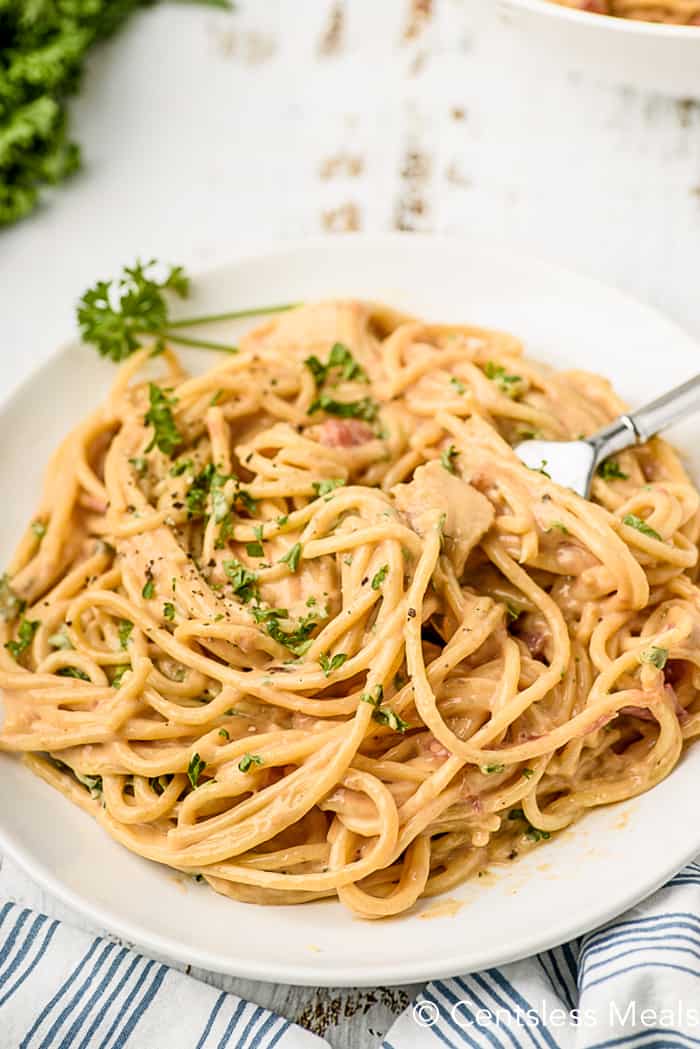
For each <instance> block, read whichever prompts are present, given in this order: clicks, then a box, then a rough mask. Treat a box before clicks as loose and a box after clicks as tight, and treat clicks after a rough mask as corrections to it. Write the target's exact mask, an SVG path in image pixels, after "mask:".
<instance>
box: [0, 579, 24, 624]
mask: <svg viewBox="0 0 700 1049" xmlns="http://www.w3.org/2000/svg"><path fill="white" fill-rule="evenodd" d="M26 607H27V602H26V601H25V600H24V599H23V598H21V597H19V595H18V594H16V593H15V592H14V590H13V589H12V587H11V586H10V577H9V576H8V575H7V572H6V573H5V574H4V575H3V576H0V616H2V618H3V619H4V620H6V621H8V622H9V620H11V619H16V618H17V616H19V615H21V614H22V612H24V610H25V608H26Z"/></svg>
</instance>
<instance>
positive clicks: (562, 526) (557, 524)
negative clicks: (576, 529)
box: [547, 521, 569, 535]
mask: <svg viewBox="0 0 700 1049" xmlns="http://www.w3.org/2000/svg"><path fill="white" fill-rule="evenodd" d="M555 528H556V530H557V531H558V532H561V533H562V535H568V534H569V529H568V528H567V527H566V525H565V524H562V523H561V521H552V523H551V524H550V526H549V528H548V529H547V531H548V532H553V531H554V529H555Z"/></svg>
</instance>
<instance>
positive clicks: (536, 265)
mask: <svg viewBox="0 0 700 1049" xmlns="http://www.w3.org/2000/svg"><path fill="white" fill-rule="evenodd" d="M144 250H146V248H145V247H144ZM338 295H345V296H357V297H360V298H373V299H379V300H383V301H385V302H387V303H390V304H392V305H394V306H396V307H397V308H399V309H403V310H406V311H407V312H412V313H416V314H418V315H419V316H424V317H426V318H431V319H433V320H442V321H448V322H459V321H471V322H473V323H475V324H482V325H486V326H492V327H502V328H504V329H506V330H511V331H513V332H516V333H517V334H518V335H520V336H522V337H523V338H524V339H525V341H526V345H527V349H528V351H529V353H530V354H531V355H532V356H533V357H535V358H537V359H541V360H543V361H546V362H548V363H550V364H553V365H556V366H559V367H562V368H566V367H572V366H576V365H578V366H581V365H583V366H584V367H586V368H588V369H590V370H593V371H600V372H603V373H605V374H607V375H609V376H610V378H611V379H612V380H613V382H614V383H615V385H616V387H617V388H618V390H619V391H620V393H621V394H622V395H623V396H624V397H625V398H626V399H627V400H628V401H629V403H630V404H632V405H639V404H642V403H643V402H644V401H646V400H650V399H651V397H652V396H653V395H654V394H658V393H659V390H660V388H661V387H660V384H661V383H663V385H664V386H666V385H667V386H668V387H670V386H672V385H674V384H675V383H679V382H681V381H682V380H683V379H687V378H688V375H689V374H691V373H692V372H693V370H694V369H695V368H696V365H697V359H698V346H697V344H696V343H695V342H694V341H693V340H692V339H690V338H689V337H688V336H687V335H685V334H684V333H683V332H682V331H680V330H679V329H678V328H676V327H675V326H674V325H673V324H672V323H670V322H669V321H668V320H666V319H665V318H664V317H662V316H660V315H659V314H657V313H656V312H654V311H653V310H651V309H649V308H648V307H646V306H643V305H642V304H640V303H638V302H635V301H634V300H633V299H630V298H627V297H626V296H624V295H622V294H621V293H620V292H618V291H615V290H614V289H612V288H606V287H605V286H604V285H602V284H599V283H597V282H596V281H592V280H589V279H588V278H586V277H581V276H577V275H576V274H573V273H569V272H568V271H567V270H564V269H561V268H559V267H554V266H550V265H548V264H546V263H544V262H541V261H539V260H538V259H536V258H531V257H525V256H523V257H520V256H518V255H517V254H515V253H514V252H513V251H512V249H511V247H510V246H509V245H504V246H502V247H500V246H498V245H494V244H492V243H490V242H489V243H486V244H480V243H479V242H478V241H477V240H476V239H475V238H474V237H470V238H469V239H464V240H450V239H445V238H440V237H434V236H426V237H419V236H416V235H413V236H406V235H394V236H391V235H388V236H358V237H354V236H353V237H350V238H338V237H333V238H326V239H323V240H314V239H306V240H304V241H300V242H288V243H286V244H282V245H280V246H279V247H278V248H277V249H275V250H273V251H267V252H265V253H263V254H261V255H257V256H254V257H251V258H247V259H239V260H238V261H235V262H232V263H230V264H228V265H226V266H221V267H219V268H218V269H217V270H214V271H212V272H210V273H208V274H204V275H202V276H201V277H198V278H197V279H196V280H195V282H194V286H193V298H192V300H191V301H190V302H188V303H187V310H188V311H190V312H191V313H192V314H194V313H202V314H204V313H214V312H219V311H221V310H223V309H236V308H239V309H240V308H244V307H246V306H250V305H251V304H259V303H263V302H289V301H297V300H300V299H307V300H309V299H314V298H323V297H328V296H338ZM182 308H183V309H184V304H183V307H182ZM240 330H241V329H240V326H239V327H237V326H236V325H230V326H226V325H224V326H221V327H220V328H218V329H217V328H214V329H213V330H212V333H211V337H212V338H221V339H222V340H223V339H228V340H233V341H235V338H236V336H237V334H238V333H239V332H240ZM1 338H2V330H1V325H0V339H1ZM18 351H19V352H21V345H20V346H18ZM212 356H213V355H207V354H205V353H202V352H201V351H196V350H191V351H189V352H188V353H185V354H183V357H184V358H185V360H186V363H187V364H188V366H191V367H192V368H195V369H199V370H201V369H202V368H204V367H206V366H209V365H211V364H212V363H213V360H212ZM662 360H663V363H662V364H661V363H660V362H661V361H662ZM113 379H114V368H113V366H112V365H111V364H110V363H109V362H107V361H105V360H104V359H102V358H99V357H98V356H97V354H96V353H94V352H93V351H92V350H91V349H89V348H87V347H81V346H80V345H78V344H77V343H74V344H72V345H71V346H68V347H64V348H63V349H62V350H61V351H59V352H58V353H57V354H56V356H54V357H53V358H52V359H51V360H50V361H48V362H47V363H46V364H45V365H44V366H43V367H42V368H41V369H39V370H38V371H37V372H35V374H34V375H33V376H32V377H31V379H30V380H29V381H28V382H27V383H25V385H24V386H23V387H22V388H21V389H19V390H18V391H17V392H16V393H14V394H13V396H12V397H11V398H10V399H9V400H8V401H6V402H5V404H4V405H1V406H0V448H2V452H3V454H2V460H0V492H1V493H2V495H3V500H2V514H1V515H0V564H4V563H6V562H7V558H8V556H9V553H10V551H11V550H12V548H13V547H14V545H15V542H16V541H17V538H18V536H19V535H20V533H21V529H22V527H23V525H24V522H26V521H27V519H29V517H30V514H31V513H32V512H33V511H34V509H35V507H36V499H37V494H38V490H39V484H40V478H41V474H42V473H43V470H44V464H45V463H46V461H47V459H48V457H49V455H50V453H51V451H52V449H53V448H54V447H55V445H56V443H57V442H58V441H59V440H60V438H61V437H62V436H63V435H64V434H65V433H66V431H67V430H68V429H69V428H70V427H72V426H74V425H75V423H76V421H77V420H79V419H82V418H83V417H84V416H85V414H86V412H87V411H89V410H91V409H92V406H93V405H95V404H97V403H99V401H100V400H101V398H102V397H103V396H104V394H105V393H106V391H107V389H108V387H109V384H110V383H111V382H112V380H113ZM670 437H671V438H672V440H673V441H674V443H676V444H677V445H678V447H679V448H681V450H682V451H684V452H685V453H686V455H687V459H688V463H689V466H690V468H691V470H692V472H693V475H694V477H695V478H696V480H700V417H696V418H694V419H692V420H689V421H688V422H686V423H684V424H683V425H682V426H678V427H674V429H673V431H671V433H670ZM2 717H3V715H2V700H1V697H0V723H1V722H2ZM699 784H700V742H696V743H694V744H693V745H692V746H691V747H689V748H688V750H687V752H686V753H685V755H684V757H683V759H682V760H681V762H680V763H679V765H678V767H677V768H676V769H674V771H673V773H672V774H671V775H670V776H669V777H668V778H667V779H665V780H664V781H663V782H662V783H660V784H659V785H658V786H657V787H656V788H655V789H654V790H652V791H649V792H648V793H647V794H644V795H642V796H641V797H639V798H635V799H634V800H633V801H631V802H626V803H624V804H622V805H617V806H611V807H608V808H605V809H598V810H597V811H594V812H591V813H589V814H588V815H587V816H586V817H585V818H584V819H583V820H581V821H580V823H578V824H576V825H574V827H572V828H571V829H569V830H567V831H564V832H562V833H560V834H557V835H555V837H554V838H553V840H552V841H550V842H547V844H546V845H543V846H542V847H541V848H539V849H537V850H535V851H534V852H531V853H530V854H529V855H527V856H525V857H523V858H522V860H521V861H518V862H517V863H514V864H511V865H510V866H506V867H502V868H494V869H493V871H492V872H491V873H489V875H488V876H486V877H484V878H477V879H474V880H472V881H471V882H468V883H465V884H463V885H460V886H458V887H457V888H455V889H453V890H452V891H451V892H450V894H449V898H447V900H445V899H438V900H425V901H423V902H421V903H420V904H419V905H418V907H416V908H415V909H414V911H412V912H411V913H410V914H407V915H404V916H402V917H399V918H396V919H392V920H388V921H385V922H365V921H362V920H360V919H358V918H356V917H355V916H354V915H352V914H351V913H350V912H349V911H347V910H346V909H345V908H344V907H342V906H341V905H340V904H338V903H334V902H330V901H318V902H315V903H309V904H305V905H304V906H303V907H290V906H286V907H255V906H252V905H248V904H244V903H238V902H236V901H234V900H228V899H225V898H224V897H223V896H217V895H216V894H215V893H213V892H212V891H211V890H210V889H209V888H208V887H207V886H205V885H197V884H195V883H194V882H193V881H192V880H191V879H189V878H186V877H185V876H184V875H177V874H175V873H174V872H173V871H171V870H169V869H168V868H167V867H162V866H159V865H157V864H155V863H150V862H149V861H147V860H144V859H142V858H141V857H139V856H135V855H133V854H132V853H130V852H127V850H126V849H124V848H122V847H121V846H120V845H118V844H117V843H116V842H115V841H112V840H111V839H110V838H108V837H107V836H106V834H105V833H104V831H102V830H101V828H100V827H99V826H98V825H97V824H96V823H95V822H94V821H93V820H92V819H91V818H90V816H88V815H87V814H86V813H85V812H82V811H81V810H80V809H78V808H76V807H75V806H73V805H71V804H70V803H69V802H68V801H67V800H66V799H65V798H64V797H63V796H62V795H61V794H59V793H58V792H57V791H55V790H52V788H51V787H49V786H48V785H47V784H46V783H44V782H43V780H40V779H38V778H37V777H35V776H33V775H32V774H31V773H30V772H29V770H28V769H27V768H26V767H24V766H23V765H22V764H21V763H20V762H19V760H18V759H17V758H16V757H15V756H14V755H10V754H4V753H3V754H0V850H3V851H5V852H7V853H8V854H9V855H11V856H12V857H13V858H14V859H15V860H16V861H17V862H18V863H20V864H21V865H22V867H23V868H24V869H25V870H26V871H27V873H28V874H29V875H30V876H31V877H33V878H34V879H35V880H36V881H38V882H40V883H41V884H42V885H43V886H44V887H45V888H46V889H47V890H48V891H49V892H52V893H54V894H55V895H56V896H58V897H60V898H61V899H62V900H63V901H65V902H66V903H67V904H68V905H69V906H72V907H75V908H76V909H79V910H81V911H82V912H83V913H84V914H85V915H86V916H87V917H88V918H89V920H90V921H91V922H92V923H93V925H94V926H95V927H97V928H107V929H110V930H112V931H113V932H115V933H117V934H118V935H119V936H121V937H123V938H124V939H126V940H128V941H130V942H133V943H136V944H138V945H139V946H141V947H144V948H145V949H146V950H147V951H149V952H151V953H154V954H156V955H160V956H165V957H170V958H177V959H179V960H180V961H183V962H188V963H190V964H192V965H196V966H199V967H201V968H204V969H213V970H219V971H221V972H227V973H232V974H233V975H236V976H246V977H249V978H250V979H257V980H269V981H277V982H282V983H294V984H309V985H315V986H323V985H326V986H336V987H337V986H342V985H349V986H356V987H357V986H364V985H370V986H376V985H380V984H386V983H409V982H413V981H416V980H427V979H431V978H434V977H440V976H452V975H454V974H455V973H464V972H468V971H471V970H475V969H484V968H489V967H491V966H495V965H501V964H503V963H505V962H509V961H513V960H514V959H517V958H523V957H526V956H528V955H531V954H533V953H535V952H537V951H541V950H544V949H545V948H547V947H551V946H553V945H554V944H558V943H562V942H564V941H565V940H569V939H571V938H572V937H574V936H577V935H579V934H580V933H583V932H584V931H587V930H589V929H591V928H593V927H594V926H596V925H599V924H601V923H602V922H604V921H607V920H608V919H609V918H612V917H614V916H615V915H617V914H620V913H621V912H622V911H624V910H626V909H627V908H628V907H631V906H632V905H633V904H635V903H637V902H638V901H639V900H641V899H643V898H644V897H645V896H647V895H648V894H649V893H650V892H653V890H654V889H656V888H657V887H658V886H659V885H661V884H663V882H665V881H666V880H667V879H668V878H670V877H671V875H673V874H675V872H676V871H677V870H679V869H680V868H681V867H682V866H683V865H684V864H685V863H687V862H688V860H690V859H692V857H693V856H694V855H696V854H697V853H698V852H699V851H700V821H698V820H695V819H689V808H690V806H691V805H692V802H691V801H690V799H692V798H694V797H696V796H697V794H698V785H699ZM426 919H430V920H426ZM5 1045H6V1043H4V1042H3V1039H2V1031H1V1029H0V1046H3V1047H4V1046H5ZM436 1045H437V1043H436Z"/></svg>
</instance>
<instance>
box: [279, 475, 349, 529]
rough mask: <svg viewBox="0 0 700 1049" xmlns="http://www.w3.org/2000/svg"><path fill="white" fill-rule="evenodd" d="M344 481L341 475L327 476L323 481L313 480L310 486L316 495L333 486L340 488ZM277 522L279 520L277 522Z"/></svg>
mask: <svg viewBox="0 0 700 1049" xmlns="http://www.w3.org/2000/svg"><path fill="white" fill-rule="evenodd" d="M344 484H345V481H344V480H343V478H342V477H327V478H326V479H325V480H324V481H314V482H313V484H312V485H311V487H312V488H313V490H314V491H315V493H316V495H319V496H320V495H328V494H329V493H330V492H332V491H333V490H334V489H335V488H342V487H343V485H344ZM277 523H278V524H279V520H278V522H277Z"/></svg>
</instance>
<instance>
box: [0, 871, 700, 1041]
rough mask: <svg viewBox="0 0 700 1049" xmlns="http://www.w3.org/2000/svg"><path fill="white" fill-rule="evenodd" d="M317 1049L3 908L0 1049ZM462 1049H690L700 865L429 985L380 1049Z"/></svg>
mask: <svg viewBox="0 0 700 1049" xmlns="http://www.w3.org/2000/svg"><path fill="white" fill-rule="evenodd" d="M494 934H495V935H503V933H502V932H499V931H498V930H494ZM324 1046H326V1043H325V1042H323V1041H322V1040H321V1039H319V1038H317V1037H316V1036H315V1035H312V1034H310V1033H308V1032H307V1031H303V1030H301V1028H299V1027H297V1026H296V1025H294V1024H291V1023H290V1022H289V1021H288V1020H285V1019H283V1018H282V1017H279V1016H275V1015H274V1014H273V1013H270V1012H267V1011H266V1010H265V1009H262V1008H260V1007H258V1006H256V1005H253V1004H251V1003H249V1002H245V1001H242V1000H241V999H240V998H237V997H236V996H235V995H231V994H225V993H221V992H219V991H217V990H215V989H214V988H212V987H209V986H207V985H206V984H203V983H200V982H199V981H198V980H194V979H192V978H191V977H188V976H184V975H183V974H182V973H179V972H177V971H176V970H174V969H170V968H169V967H168V966H167V965H163V964H161V963H159V962H155V961H152V960H150V959H148V958H145V957H143V956H142V955H139V954H136V953H134V952H133V951H129V950H128V949H127V948H125V947H120V946H119V945H118V944H115V943H112V942H111V941H109V940H106V939H102V938H100V937H91V936H89V935H87V934H85V933H82V932H78V931H77V930H75V929H72V928H70V927H69V926H66V925H64V924H62V923H60V922H57V921H53V920H51V919H49V918H47V917H46V915H42V914H36V913H34V912H32V911H30V910H28V909H26V908H22V907H20V906H18V905H17V904H12V903H6V904H5V905H4V906H2V907H0V1049H273V1047H277V1049H322V1047H324ZM466 1046H468V1047H477V1049H525V1047H526V1049H626V1047H629V1049H648V1047H654V1049H666V1047H668V1049H688V1047H689V1046H700V863H698V862H695V863H691V864H690V865H689V866H688V867H686V868H685V869H684V870H683V871H681V873H680V874H678V875H677V876H676V877H675V878H673V880H672V881H671V882H669V884H668V885H667V886H665V887H664V888H663V889H660V890H659V892H657V893H656V895H655V896H653V897H652V898H651V899H650V900H648V901H647V902H646V903H644V904H641V905H640V906H638V907H636V908H634V910H632V911H629V912H628V913H627V914H624V915H623V916H622V917H621V918H618V919H617V920H616V921H614V922H611V923H610V924H609V925H607V926H606V927H605V928H603V929H600V930H597V931H595V932H592V933H589V934H588V935H586V936H583V937H582V938H581V939H580V940H576V941H574V942H572V943H569V944H565V945H564V946H563V947H558V948H556V949H555V950H552V951H546V952H544V953H543V954H540V955H537V956H536V957H535V958H530V959H528V960H527V961H523V962H516V963H514V964H513V965H507V966H504V967H503V968H502V969H489V970H487V971H485V972H481V973H475V974H472V975H470V976H464V977H455V978H454V979H452V980H439V981H435V982H434V983H431V984H429V985H428V987H426V989H425V991H424V992H423V993H422V994H421V995H419V997H418V998H417V1000H416V1002H415V1003H414V1004H413V1005H412V1006H410V1007H409V1008H408V1009H407V1010H406V1011H405V1012H404V1014H403V1015H402V1016H401V1017H400V1018H399V1019H398V1020H397V1021H396V1023H395V1024H394V1025H393V1027H392V1028H391V1030H390V1031H389V1032H388V1034H387V1037H386V1039H385V1041H384V1043H383V1049H440V1047H447V1049H450V1047H452V1049H464V1047H466Z"/></svg>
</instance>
